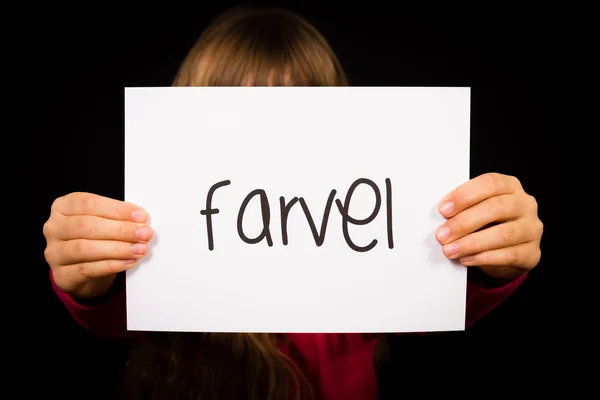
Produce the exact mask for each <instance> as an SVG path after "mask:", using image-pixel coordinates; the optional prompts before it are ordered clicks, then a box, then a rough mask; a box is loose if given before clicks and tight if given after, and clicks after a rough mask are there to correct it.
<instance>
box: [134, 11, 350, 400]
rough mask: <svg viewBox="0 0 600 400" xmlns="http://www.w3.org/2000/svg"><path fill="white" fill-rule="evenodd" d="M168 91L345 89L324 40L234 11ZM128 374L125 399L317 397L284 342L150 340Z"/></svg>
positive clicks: (270, 15) (299, 24) (292, 18)
mask: <svg viewBox="0 0 600 400" xmlns="http://www.w3.org/2000/svg"><path fill="white" fill-rule="evenodd" d="M172 85H173V86H347V85H348V81H347V78H346V75H345V73H344V71H343V70H342V67H341V65H340V62H339V60H338V59H337V57H336V56H335V54H334V52H333V50H332V48H331V46H330V45H329V44H328V42H327V40H325V38H324V37H323V36H322V35H321V34H320V33H319V31H318V30H317V29H315V28H314V27H313V26H312V25H311V24H310V23H308V22H307V21H306V20H305V19H303V18H302V17H300V16H298V15H296V14H294V13H291V12H289V11H285V10H272V9H270V10H255V9H251V8H236V9H233V10H230V11H228V12H226V13H223V14H222V15H220V16H219V17H217V18H216V19H215V20H214V21H213V22H212V23H211V24H210V26H209V27H208V28H207V29H206V30H205V31H204V32H203V34H202V35H201V37H200V38H199V40H198V42H197V43H196V45H195V46H194V47H193V48H192V49H191V50H190V52H189V53H188V55H187V57H186V58H185V59H184V61H183V63H182V64H181V66H180V68H179V71H178V72H177V75H176V76H175V79H174V81H173V83H172ZM273 301H276V299H274V300H273ZM281 346H287V348H288V349H289V351H290V352H291V354H292V355H293V358H294V360H292V359H291V358H290V357H288V356H287V355H286V354H284V353H283V352H282V351H281V350H280V348H281ZM127 373H128V375H129V379H133V381H128V383H127V385H128V388H127V389H128V390H129V393H128V395H127V396H128V398H130V399H134V398H138V396H139V397H140V398H148V399H158V398H161V399H162V398H169V399H178V398H198V399H204V398H208V399H230V398H236V399H237V398H240V399H257V400H258V399H260V400H275V399H287V398H290V396H292V397H295V398H298V399H300V398H313V397H315V393H314V390H313V385H312V384H311V381H312V377H310V374H308V373H307V370H306V366H305V365H304V366H302V359H301V356H300V354H299V352H297V351H295V349H294V347H293V345H292V344H291V343H289V341H287V338H286V336H285V335H273V334H268V333H238V334H230V333H227V334H224V333H201V334H169V335H164V334H157V335H156V340H146V341H142V342H140V346H139V347H137V348H136V349H135V350H134V352H133V353H132V358H131V360H130V362H129V364H128V366H127Z"/></svg>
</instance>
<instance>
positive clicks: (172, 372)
mask: <svg viewBox="0 0 600 400" xmlns="http://www.w3.org/2000/svg"><path fill="white" fill-rule="evenodd" d="M347 84H348V82H347V79H346V77H345V75H344V71H343V70H342V67H341V66H340V63H339V62H338V59H337V58H336V56H335V55H334V54H333V52H332V50H331V48H330V47H329V45H328V43H327V41H326V40H325V39H324V38H323V37H322V36H321V35H320V33H319V32H318V31H317V30H316V29H315V28H314V27H312V26H311V25H310V24H309V23H307V22H306V21H305V20H303V19H302V18H300V17H298V16H296V15H294V14H292V13H289V12H284V11H273V10H270V11H256V10H250V9H236V10H234V11H230V12H228V13H225V14H223V15H221V16H220V17H219V18H217V19H216V20H215V21H214V22H213V23H212V24H211V26H210V27H209V28H208V29H207V30H206V31H205V32H204V34H203V35H202V36H201V38H200V39H199V41H198V43H197V44H196V45H195V46H194V47H193V49H192V50H191V51H190V53H189V54H188V56H187V58H186V59H185V61H184V62H183V64H182V66H181V68H180V70H179V72H178V73H177V76H176V78H175V80H174V82H173V85H174V86H240V85H247V86H253V85H255V86H343V85H347ZM439 211H440V213H441V214H442V215H444V216H445V217H446V218H447V221H446V223H444V224H443V225H442V226H441V227H440V228H439V229H438V231H437V233H436V237H437V239H438V241H439V242H440V251H442V252H443V253H444V255H445V256H447V257H449V258H452V259H460V261H461V262H462V264H463V265H465V266H466V267H469V271H468V291H467V298H466V305H467V317H466V326H467V328H468V327H469V326H471V325H472V324H473V323H474V322H475V321H477V320H478V319H479V318H481V317H482V316H483V315H485V314H486V313H488V312H489V311H490V310H492V309H493V308H494V307H496V306H497V305H498V304H499V303H501V302H502V301H503V300H504V299H506V298H507V297H508V296H509V295H511V293H513V291H514V290H515V289H516V288H517V287H518V286H519V285H520V284H521V282H522V281H523V280H524V279H525V277H526V275H527V271H529V270H531V269H532V268H534V267H535V266H536V265H537V264H538V262H539V259H540V247H539V245H540V240H541V236H542V231H543V225H542V223H541V221H540V220H539V218H538V215H537V204H536V201H535V199H534V198H533V197H531V196H530V195H528V194H527V193H526V192H525V191H524V190H523V188H522V187H521V185H520V183H519V181H518V180H517V179H516V178H514V177H510V176H505V175H500V174H485V175H482V176H479V177H476V178H474V179H472V180H470V181H468V182H465V183H464V184H463V185H461V186H460V187H458V188H456V189H455V190H454V191H453V192H451V193H449V194H448V195H447V196H446V197H445V198H444V199H441V201H440V205H439ZM150 212H151V210H150ZM147 217H148V214H147V212H146V211H145V210H144V209H143V208H141V207H140V206H138V205H134V204H129V203H125V202H122V201H118V200H114V199H108V198H105V197H101V196H97V195H94V194H89V193H71V194H68V195H66V196H63V197H61V198H58V199H56V201H55V202H54V204H53V206H52V210H51V215H50V218H49V219H48V221H47V222H46V224H45V225H44V235H45V237H46V240H47V248H46V251H45V257H46V260H47V262H48V264H49V265H50V267H51V273H50V277H51V280H52V285H53V288H54V290H55V292H56V294H57V295H58V297H59V298H60V300H61V301H62V302H63V303H64V304H65V306H66V308H67V309H68V310H69V312H70V313H71V315H72V316H73V318H75V320H77V321H78V322H79V323H80V324H81V325H82V326H84V327H86V328H88V329H90V330H92V331H94V332H96V333H97V334H99V335H102V336H105V337H126V336H140V337H141V339H140V340H139V347H138V349H137V350H136V351H134V352H133V354H132V359H131V363H130V364H129V367H128V378H129V381H128V382H129V383H128V385H129V388H130V389H131V390H132V393H130V394H129V395H130V397H129V398H134V397H136V396H139V397H140V398H168V399H177V398H209V399H213V398H219V399H220V398H223V399H230V398H231V399H237V398H252V399H254V398H256V399H261V400H265V399H280V398H290V397H292V398H324V399H347V398H353V399H354V398H356V399H364V400H368V399H374V398H376V397H377V386H376V379H375V373H374V368H373V359H374V354H375V347H376V344H377V342H378V340H379V339H380V335H374V334H368V335H367V334H365V335H362V334H292V333H290V334H287V335H271V334H266V333H265V334H251V333H248V334H245V333H239V334H219V333H197V334H158V333H157V334H150V333H146V334H144V333H134V332H127V330H126V325H125V321H126V318H125V290H124V279H123V271H125V270H127V269H128V268H130V267H131V266H133V265H135V263H136V262H137V260H139V259H140V258H142V257H144V255H145V254H146V252H147V251H148V246H149V244H150V243H151V239H152V229H151V228H150V227H149V226H147V225H146V221H147ZM149 295H151V294H149Z"/></svg>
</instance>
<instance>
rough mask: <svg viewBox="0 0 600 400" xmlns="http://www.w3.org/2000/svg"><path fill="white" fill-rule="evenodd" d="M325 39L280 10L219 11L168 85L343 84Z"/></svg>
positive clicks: (341, 75) (305, 24)
mask: <svg viewBox="0 0 600 400" xmlns="http://www.w3.org/2000/svg"><path fill="white" fill-rule="evenodd" d="M347 85H348V81H347V78H346V75H345V73H344V71H343V69H342V67H341V65H340V62H339V60H338V59H337V57H336V55H335V54H334V52H333V50H332V49H331V46H330V45H329V43H328V42H327V40H326V39H325V38H324V37H323V36H322V35H321V34H320V33H319V31H317V29H315V28H314V27H313V26H312V25H311V24H310V23H308V22H307V21H306V20H305V19H303V18H302V17H300V16H298V15H296V14H294V13H291V12H289V11H285V10H254V9H250V8H237V9H233V10H230V11H228V12H226V13H224V14H222V15H220V16H219V17H218V18H217V19H216V20H215V21H214V22H213V23H212V24H211V25H210V26H209V27H208V29H206V30H205V31H204V33H203V34H202V36H201V37H200V39H199V40H198V42H197V43H196V45H195V46H194V47H193V48H192V49H191V51H190V52H189V54H188V55H187V57H186V58H185V60H184V61H183V64H182V65H181V67H180V69H179V72H178V73H177V75H176V77H175V79H174V81H173V86H347Z"/></svg>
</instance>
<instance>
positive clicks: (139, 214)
mask: <svg viewBox="0 0 600 400" xmlns="http://www.w3.org/2000/svg"><path fill="white" fill-rule="evenodd" d="M147 217H148V214H146V212H144V211H142V210H133V211H132V212H131V219H133V220H134V221H135V222H144V221H145V220H146V218H147Z"/></svg>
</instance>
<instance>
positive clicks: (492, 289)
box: [50, 268, 527, 338]
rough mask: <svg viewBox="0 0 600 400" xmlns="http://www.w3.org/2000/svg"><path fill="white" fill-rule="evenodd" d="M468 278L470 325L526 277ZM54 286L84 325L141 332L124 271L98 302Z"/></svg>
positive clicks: (474, 272)
mask: <svg viewBox="0 0 600 400" xmlns="http://www.w3.org/2000/svg"><path fill="white" fill-rule="evenodd" d="M467 276H468V278H467V298H466V322H465V327H466V328H469V327H470V326H471V325H473V324H474V323H475V322H476V321H478V320H479V319H481V318H482V317H483V316H485V315H486V314H487V313H489V312H490V311H491V310H493V309H494V308H496V307H497V306H498V305H500V304H501V303H502V302H503V301H504V300H506V299H507V298H508V297H509V296H510V295H511V294H512V293H513V292H514V291H515V290H516V289H517V288H518V287H519V286H520V285H521V283H523V281H524V280H525V279H526V277H527V274H524V275H522V276H520V277H519V278H517V279H514V280H499V279H493V278H490V277H488V276H487V275H485V274H484V273H483V272H481V271H480V270H478V269H476V268H469V272H468V275H467ZM50 280H51V283H52V288H53V290H54V292H55V293H56V295H57V296H58V298H59V299H60V301H61V302H62V303H63V304H64V305H65V307H66V309H67V311H68V312H69V313H70V314H71V316H72V317H73V318H74V319H75V321H76V322H77V323H79V324H80V325H81V326H83V327H84V328H87V329H89V330H90V331H92V332H94V333H96V334H97V335H100V336H102V337H105V338H126V337H135V336H138V335H140V333H139V332H132V331H128V330H127V318H126V304H125V277H124V275H123V274H120V275H119V277H118V278H117V281H116V282H115V285H114V286H113V288H112V290H111V291H110V292H109V293H107V295H106V296H103V297H102V298H101V299H97V300H95V301H94V302H82V301H79V300H76V299H74V298H72V297H71V296H69V295H68V294H66V293H65V292H63V291H62V290H60V289H59V288H58V287H57V286H56V283H55V282H54V279H53V277H52V272H50Z"/></svg>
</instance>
